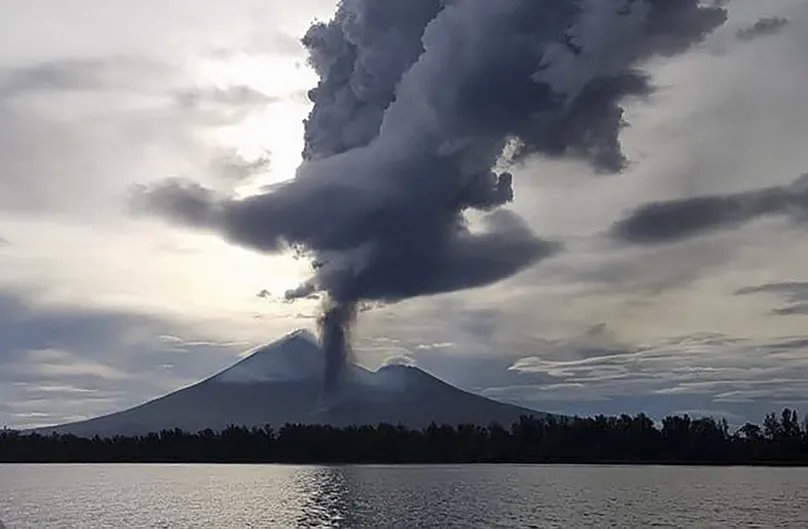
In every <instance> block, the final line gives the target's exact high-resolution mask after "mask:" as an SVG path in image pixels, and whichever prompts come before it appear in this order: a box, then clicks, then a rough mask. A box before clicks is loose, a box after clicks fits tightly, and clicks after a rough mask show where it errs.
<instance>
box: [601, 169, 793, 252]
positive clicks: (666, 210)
mask: <svg viewBox="0 0 808 529" xmlns="http://www.w3.org/2000/svg"><path fill="white" fill-rule="evenodd" d="M772 215H787V216H790V217H792V218H793V219H794V220H796V221H805V220H806V219H807V218H808V217H807V216H806V215H808V175H803V176H802V177H800V178H799V179H797V180H796V181H795V182H794V183H792V184H791V185H788V186H773V187H767V188H763V189H758V190H754V191H747V192H741V193H731V194H727V195H708V196H701V197H694V198H684V199H677V200H669V201H663V202H652V203H649V204H646V205H644V206H642V207H640V208H638V209H636V210H634V211H633V212H631V213H629V214H628V216H626V217H625V218H623V219H622V220H620V221H618V222H617V223H616V224H615V225H614V226H613V227H612V231H611V233H612V236H614V237H616V238H618V239H620V240H624V241H627V242H632V243H638V244H659V243H669V242H676V241H680V240H685V239H689V238H692V237H697V236H699V235H703V234H706V233H710V232H714V231H718V230H725V229H731V228H737V227H739V226H741V225H743V224H746V223H748V222H751V221H753V220H756V219H758V218H760V217H765V216H772Z"/></svg>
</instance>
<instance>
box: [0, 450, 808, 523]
mask: <svg viewBox="0 0 808 529" xmlns="http://www.w3.org/2000/svg"><path fill="white" fill-rule="evenodd" d="M0 520H2V523H0V526H3V525H4V526H5V527H6V528H7V529H22V528H36V529H50V528H59V529H63V528H80V529H101V528H105V529H106V528H109V529H120V528H130V527H132V528H165V529H174V528H177V529H180V528H183V529H184V528H198V527H199V528H208V527H209V528H231V527H232V528H259V527H260V528H264V527H266V528H276V527H277V528H285V527H290V528H291V527H368V528H385V527H390V528H399V527H400V528H420V527H424V528H426V527H435V528H449V527H458V528H476V527H485V528H496V527H501V528H516V527H518V528H578V527H597V528H608V527H614V528H651V527H698V528H708V527H717V528H736V527H737V528H741V527H743V528H757V527H759V528H776V527H789V528H790V527H794V528H808V469H800V468H744V467H661V466H574V465H573V466H560V465H551V466H536V465H532V466H528V465H446V466H283V465H142V464H141V465H0Z"/></svg>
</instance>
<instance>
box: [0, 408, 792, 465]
mask: <svg viewBox="0 0 808 529" xmlns="http://www.w3.org/2000/svg"><path fill="white" fill-rule="evenodd" d="M0 462H6V463H8V462H58V463H68V462H76V463H78V462H81V463H94V462H162V463H164V462H195V463H500V462H519V463H662V464H686V463H693V464H790V465H797V464H806V465H808V431H807V429H806V423H805V422H802V423H801V422H800V419H799V416H798V414H797V412H796V411H794V410H790V409H785V410H783V412H782V413H781V414H780V415H779V416H778V415H776V414H774V413H771V414H769V415H767V416H766V418H765V419H764V421H763V425H762V426H759V425H756V424H746V425H744V426H743V427H741V428H739V429H737V431H731V429H730V427H729V425H728V424H727V422H726V421H725V420H715V419H711V418H691V417H689V416H687V415H683V416H671V417H666V418H665V419H663V420H662V421H661V424H659V425H657V424H655V423H654V421H652V420H651V419H650V418H648V417H647V416H645V415H642V414H641V415H637V416H634V417H630V416H628V415H622V416H620V417H603V416H598V417H593V418H577V417H576V418H567V417H553V416H549V417H546V418H532V417H523V418H522V419H521V420H520V421H519V422H518V423H516V424H513V425H512V426H511V427H510V428H508V429H506V428H503V427H501V426H498V425H491V426H489V427H480V426H472V425H466V426H458V427H452V426H437V425H432V426H430V427H428V428H426V429H424V430H411V429H407V428H405V427H403V426H392V425H385V424H381V425H379V426H375V427H373V426H365V427H348V428H334V427H330V426H312V425H286V426H284V427H282V428H280V429H279V430H274V429H272V428H270V427H265V428H253V429H249V428H242V427H235V426H234V427H230V428H227V429H225V430H223V431H221V432H214V431H212V430H204V431H201V432H198V433H195V434H193V433H186V432H183V431H180V430H166V431H162V432H160V433H153V434H149V435H145V436H133V437H123V436H116V437H111V438H102V437H97V436H96V437H93V438H80V437H75V436H72V435H58V434H53V435H49V436H43V435H40V434H36V433H33V434H24V433H20V432H15V431H11V430H4V431H2V432H0Z"/></svg>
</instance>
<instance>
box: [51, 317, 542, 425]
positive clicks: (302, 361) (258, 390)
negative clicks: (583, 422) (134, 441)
mask: <svg viewBox="0 0 808 529" xmlns="http://www.w3.org/2000/svg"><path fill="white" fill-rule="evenodd" d="M323 365H324V355H323V353H322V350H321V349H320V347H319V346H318V345H317V342H316V340H315V339H314V336H312V335H311V333H309V332H308V331H302V330H301V331H296V332H294V333H292V334H289V335H287V336H285V337H283V338H281V339H280V340H278V341H276V342H274V343H272V344H269V345H267V346H264V347H260V348H258V349H256V350H255V351H254V352H253V353H252V354H251V355H250V356H248V357H246V358H244V359H243V360H241V361H240V362H238V363H236V364H235V365H233V366H231V367H230V368H228V369H225V370H224V371H222V372H220V373H218V374H216V375H214V376H212V377H210V378H208V379H206V380H204V381H202V382H199V383H197V384H194V385H192V386H189V387H186V388H184V389H181V390H178V391H175V392H173V393H170V394H168V395H165V396H163V397H160V398H158V399H155V400H152V401H150V402H147V403H145V404H142V405H140V406H137V407H135V408H131V409H128V410H125V411H121V412H118V413H113V414H111V415H105V416H102V417H97V418H94V419H90V420H87V421H82V422H76V423H71V424H65V425H61V426H55V427H51V428H45V429H41V430H39V431H40V432H43V433H50V432H60V433H72V434H75V435H81V436H91V435H96V434H98V435H102V436H109V435H117V434H120V435H133V434H145V433H148V432H155V431H159V430H162V429H171V428H180V429H183V430H186V431H193V432H195V431H199V430H204V429H206V428H210V429H213V430H221V429H223V428H225V427H227V426H229V425H240V426H250V427H252V426H265V425H272V426H275V427H280V426H282V425H283V424H286V423H309V424H330V425H333V426H347V425H366V424H372V425H375V424H378V423H382V422H384V423H390V424H404V425H406V426H408V427H412V428H422V427H425V426H427V425H429V424H430V423H432V422H435V423H437V424H462V423H469V424H480V425H487V424H489V423H491V422H497V423H500V424H503V425H510V424H511V423H513V422H514V421H517V420H518V419H519V417H520V416H522V415H533V416H538V415H544V414H543V413H540V412H536V411H533V410H529V409H526V408H520V407H517V406H513V405H510V404H504V403H501V402H497V401H494V400H490V399H487V398H484V397H481V396H478V395H474V394H472V393H468V392H466V391H462V390H460V389H458V388H456V387H454V386H451V385H449V384H447V383H445V382H443V381H441V380H439V379H437V378H435V377H433V376H432V375H430V374H428V373H426V372H424V371H422V370H421V369H418V368H417V367H410V366H403V365H390V366H385V367H382V368H379V369H378V370H377V371H369V370H367V369H364V368H362V367H360V366H358V365H356V364H350V365H349V366H348V367H347V370H346V372H345V373H344V375H345V376H344V379H343V382H342V384H341V386H340V391H339V395H337V396H336V397H335V398H333V399H329V400H328V401H327V402H328V404H327V405H326V404H324V400H323V398H322V387H323V386H322V376H323Z"/></svg>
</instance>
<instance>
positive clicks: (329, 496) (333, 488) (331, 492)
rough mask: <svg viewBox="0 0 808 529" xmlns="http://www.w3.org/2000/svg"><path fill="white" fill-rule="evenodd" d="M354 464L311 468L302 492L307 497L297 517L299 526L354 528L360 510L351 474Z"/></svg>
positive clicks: (354, 469) (353, 473)
mask: <svg viewBox="0 0 808 529" xmlns="http://www.w3.org/2000/svg"><path fill="white" fill-rule="evenodd" d="M358 471H359V469H357V468H356V467H336V466H335V467H321V468H316V469H313V472H312V473H311V475H310V479H309V480H306V482H305V485H304V487H303V489H302V490H301V493H302V494H304V495H305V497H306V499H305V501H304V502H303V508H302V510H301V512H300V515H299V516H298V517H297V526H298V527H334V528H338V527H356V525H357V523H358V520H357V517H356V513H357V512H358V511H359V508H358V507H359V505H357V497H356V490H355V489H356V484H355V479H354V476H355V474H356V472H358Z"/></svg>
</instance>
